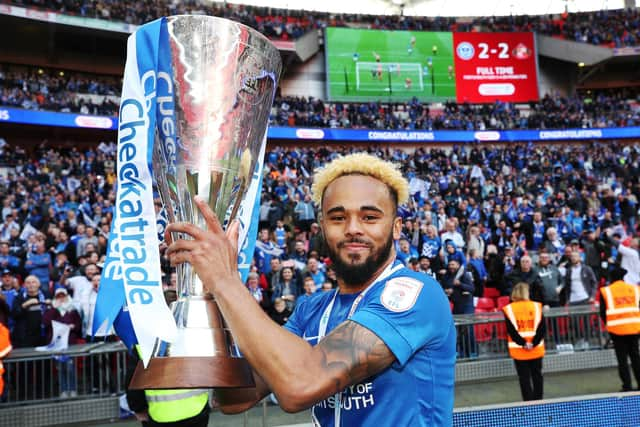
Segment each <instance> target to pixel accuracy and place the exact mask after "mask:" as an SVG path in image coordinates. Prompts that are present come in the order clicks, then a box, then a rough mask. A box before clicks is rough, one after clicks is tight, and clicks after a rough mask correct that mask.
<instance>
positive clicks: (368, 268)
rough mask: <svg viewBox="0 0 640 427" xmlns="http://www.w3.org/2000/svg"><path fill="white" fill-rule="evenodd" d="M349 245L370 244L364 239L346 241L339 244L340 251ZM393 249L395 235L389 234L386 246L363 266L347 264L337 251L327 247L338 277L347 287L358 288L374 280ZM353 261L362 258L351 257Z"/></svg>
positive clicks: (371, 256)
mask: <svg viewBox="0 0 640 427" xmlns="http://www.w3.org/2000/svg"><path fill="white" fill-rule="evenodd" d="M349 243H363V244H368V243H369V242H368V241H366V240H362V239H358V238H355V239H351V240H345V241H342V242H340V243H339V244H338V249H340V248H341V247H342V246H343V245H345V244H349ZM392 247H393V234H392V233H389V237H388V239H387V241H386V242H385V244H384V246H382V247H381V248H380V249H378V250H377V251H374V252H372V253H371V254H369V256H367V258H366V259H365V260H364V262H363V263H361V264H355V265H354V264H352V263H349V262H345V261H344V260H343V259H342V258H341V257H340V255H339V254H338V252H337V251H334V249H333V248H331V247H329V245H327V250H328V251H329V258H330V259H331V261H332V262H333V267H334V269H335V272H336V276H337V277H339V278H340V279H342V281H344V283H345V285H347V286H357V285H361V284H363V283H365V282H367V281H368V280H369V279H371V278H372V276H373V274H374V273H375V272H376V271H378V269H379V268H380V267H382V266H383V265H384V263H385V262H387V260H388V258H389V254H390V253H391V248H392ZM350 258H351V260H352V261H359V260H360V259H359V258H360V257H357V258H356V257H355V256H352V257H350Z"/></svg>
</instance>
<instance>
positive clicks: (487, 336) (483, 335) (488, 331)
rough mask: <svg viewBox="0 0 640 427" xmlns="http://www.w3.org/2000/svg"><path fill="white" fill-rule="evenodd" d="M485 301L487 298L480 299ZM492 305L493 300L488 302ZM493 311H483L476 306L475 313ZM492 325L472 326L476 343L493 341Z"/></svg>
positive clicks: (489, 310)
mask: <svg viewBox="0 0 640 427" xmlns="http://www.w3.org/2000/svg"><path fill="white" fill-rule="evenodd" d="M480 299H487V298H480ZM489 301H491V303H493V300H489ZM493 311H494V309H493V308H491V309H484V308H480V307H478V306H476V309H475V313H476V314H477V313H493ZM493 325H494V324H493V323H480V324H477V325H474V326H473V331H474V334H475V339H476V342H479V343H481V342H487V341H491V340H492V339H493V329H494V326H493Z"/></svg>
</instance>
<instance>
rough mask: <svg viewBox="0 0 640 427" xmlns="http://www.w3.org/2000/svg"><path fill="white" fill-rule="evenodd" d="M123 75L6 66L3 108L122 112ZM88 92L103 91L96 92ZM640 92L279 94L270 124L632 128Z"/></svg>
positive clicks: (0, 71) (0, 74) (0, 95)
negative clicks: (508, 97) (396, 99)
mask: <svg viewBox="0 0 640 427" xmlns="http://www.w3.org/2000/svg"><path fill="white" fill-rule="evenodd" d="M118 80H119V79H117V78H115V77H110V76H94V75H85V74H81V73H69V72H63V71H55V70H46V71H45V70H43V69H39V68H25V67H15V66H10V65H7V64H5V65H4V66H3V67H2V68H0V106H2V105H4V106H9V107H17V108H24V109H32V110H53V111H60V112H73V113H81V114H94V115H96V114H97V115H107V116H113V115H117V112H118V98H117V97H118V96H119V95H120V82H119V81H118ZM87 95H102V96H99V97H97V98H96V97H92V96H87ZM639 99H640V91H638V90H637V89H635V88H621V89H609V90H601V91H596V92H594V93H591V92H587V91H581V92H579V93H576V94H575V95H574V96H571V97H564V96H560V95H558V94H554V95H550V94H547V95H545V96H544V97H543V98H542V99H541V100H540V101H539V102H534V103H530V104H529V105H528V106H526V105H525V106H524V107H528V108H520V107H523V106H520V107H518V106H516V105H512V104H508V103H502V102H496V103H494V104H479V105H472V104H457V103H455V102H447V103H445V104H444V105H443V107H442V108H434V106H433V105H430V104H428V103H423V102H421V101H420V100H418V99H417V98H414V99H413V100H411V101H409V102H403V103H382V102H370V103H340V102H332V103H330V102H323V101H322V100H320V99H315V98H311V97H310V98H305V97H277V98H276V99H275V101H274V104H273V108H272V111H271V115H270V118H271V125H275V126H305V127H327V128H374V129H406V130H415V129H428V130H439V129H449V130H486V129H563V128H593V127H625V126H638V125H639V124H640V108H638V100H639Z"/></svg>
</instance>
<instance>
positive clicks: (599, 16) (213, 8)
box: [2, 0, 640, 48]
mask: <svg viewBox="0 0 640 427" xmlns="http://www.w3.org/2000/svg"><path fill="white" fill-rule="evenodd" d="M2 3H8V4H17V5H24V6H30V7H38V8H44V9H47V10H54V11H56V12H59V13H64V14H70V15H79V16H83V17H89V18H98V19H106V20H113V21H120V22H126V23H129V24H136V25H139V24H142V23H145V22H149V21H152V20H154V19H157V18H159V17H161V16H168V15H177V14H185V13H196V14H207V15H213V16H220V17H224V18H228V19H233V20H236V21H238V22H241V23H243V24H245V25H248V26H250V27H253V28H255V29H257V30H258V31H260V32H262V33H263V34H265V35H266V36H267V37H270V38H277V39H296V38H298V37H300V36H302V35H303V34H304V33H306V32H307V31H309V30H312V29H319V28H324V27H326V26H334V27H335V26H350V25H356V26H358V27H361V26H363V25H364V26H367V27H369V28H373V29H383V30H416V31H461V32H465V31H490V32H494V31H504V32H513V31H533V32H536V33H539V34H544V35H549V36H555V37H560V38H565V39H567V40H573V41H576V42H581V43H590V44H595V45H605V46H607V47H612V48H613V47H616V48H619V47H627V46H637V45H638V43H639V41H640V15H639V13H638V9H637V8H635V9H616V10H601V11H596V12H580V13H567V12H565V13H562V14H559V15H535V16H529V15H511V16H494V17H481V18H474V19H471V20H470V19H468V18H461V19H458V18H454V17H417V16H416V17H414V16H402V15H388V16H384V15H364V14H363V15H348V14H330V13H322V12H308V11H304V10H284V9H274V8H266V7H254V6H245V5H232V4H228V3H208V2H207V3H204V2H201V1H194V0H190V1H181V2H169V1H166V0H163V1H144V2H136V3H129V2H125V1H109V2H105V1H81V0H74V1H65V2H60V1H55V2H54V1H45V0H13V1H9V0H3V1H2Z"/></svg>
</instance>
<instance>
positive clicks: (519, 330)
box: [502, 282, 546, 400]
mask: <svg viewBox="0 0 640 427" xmlns="http://www.w3.org/2000/svg"><path fill="white" fill-rule="evenodd" d="M511 301H512V302H511V304H508V305H506V306H504V307H503V308H502V311H503V312H504V316H505V321H506V324H507V333H508V334H509V335H508V345H509V355H510V356H511V357H512V358H513V361H514V362H515V365H516V372H517V373H518V379H519V381H520V392H521V393H522V399H523V400H540V399H542V393H543V378H542V358H543V357H544V334H545V332H546V328H545V322H544V317H543V316H542V304H540V303H539V302H535V301H531V300H530V299H529V285H528V284H527V283H525V282H519V283H517V284H516V285H515V286H514V287H513V290H512V291H511Z"/></svg>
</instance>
